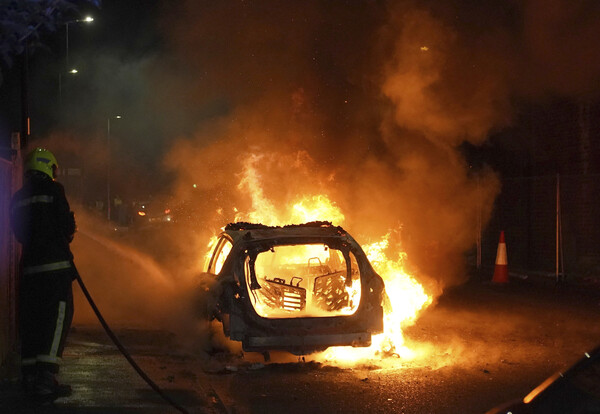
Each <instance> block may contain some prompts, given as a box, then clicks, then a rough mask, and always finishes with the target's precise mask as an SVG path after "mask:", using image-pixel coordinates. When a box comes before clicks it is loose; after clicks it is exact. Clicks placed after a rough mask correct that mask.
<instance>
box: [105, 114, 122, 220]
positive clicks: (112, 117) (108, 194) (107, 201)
mask: <svg viewBox="0 0 600 414" xmlns="http://www.w3.org/2000/svg"><path fill="white" fill-rule="evenodd" d="M121 118H122V117H121V115H113V116H109V117H108V119H107V121H106V147H107V149H108V156H107V167H106V206H107V209H106V219H107V220H108V221H109V222H110V204H111V203H110V120H111V119H121Z"/></svg>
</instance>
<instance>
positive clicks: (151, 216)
mask: <svg viewBox="0 0 600 414" xmlns="http://www.w3.org/2000/svg"><path fill="white" fill-rule="evenodd" d="M133 207H134V208H133V210H134V211H133V224H134V225H136V226H139V227H145V226H151V225H160V224H169V223H173V222H174V217H173V212H172V211H171V209H170V208H169V206H168V205H166V204H162V203H158V202H154V201H151V202H137V203H134V206H133Z"/></svg>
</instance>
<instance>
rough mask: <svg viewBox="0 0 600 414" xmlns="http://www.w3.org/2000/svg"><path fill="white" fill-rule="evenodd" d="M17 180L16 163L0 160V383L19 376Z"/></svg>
mask: <svg viewBox="0 0 600 414" xmlns="http://www.w3.org/2000/svg"><path fill="white" fill-rule="evenodd" d="M14 159H15V160H17V159H18V158H17V157H14ZM20 179H21V174H20V168H19V163H18V162H17V161H14V162H9V161H7V160H5V159H3V158H0V233H1V234H0V379H10V378H14V377H15V376H16V375H18V371H17V363H18V349H17V324H16V317H17V316H16V312H17V311H16V292H17V286H16V284H17V282H18V281H17V278H16V275H17V268H18V256H19V250H18V249H19V246H18V243H17V242H16V241H15V239H14V237H13V236H12V232H11V229H10V223H9V208H10V207H9V205H10V198H11V195H12V193H13V192H14V190H15V189H16V188H17V187H18V186H19V185H20Z"/></svg>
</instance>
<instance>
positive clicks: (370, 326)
mask: <svg viewBox="0 0 600 414" xmlns="http://www.w3.org/2000/svg"><path fill="white" fill-rule="evenodd" d="M204 276H205V277H206V278H211V284H210V285H211V288H210V290H211V294H210V296H211V297H212V298H214V299H213V300H212V301H211V302H210V303H209V309H208V312H209V313H208V316H209V318H211V319H213V318H216V319H217V320H219V321H220V322H222V324H223V330H224V332H225V335H226V336H228V337H229V338H230V339H231V340H234V341H240V342H242V347H243V349H244V350H245V351H256V352H265V351H269V350H285V351H288V352H291V353H294V354H299V355H301V354H309V353H312V352H316V351H321V350H324V349H326V348H328V347H330V346H369V345H370V344H371V335H372V334H377V333H380V332H382V331H383V309H382V295H383V288H384V285H383V280H382V279H381V277H380V276H379V275H378V274H377V273H376V272H375V271H374V270H373V268H372V267H371V264H370V263H369V261H368V259H367V257H366V255H365V254H364V252H363V251H362V249H361V247H360V246H359V245H358V243H357V242H356V241H355V240H354V239H353V238H352V237H351V236H350V235H349V234H348V233H347V232H346V231H345V230H344V229H343V228H341V227H337V226H333V225H332V224H331V223H329V222H312V223H306V224H300V225H289V226H283V227H269V226H265V225H261V224H251V223H232V224H229V225H227V226H226V227H225V229H224V231H223V232H222V233H221V234H220V235H219V237H218V238H217V241H216V243H214V244H213V248H212V250H211V252H210V253H209V255H208V256H207V264H206V273H204Z"/></svg>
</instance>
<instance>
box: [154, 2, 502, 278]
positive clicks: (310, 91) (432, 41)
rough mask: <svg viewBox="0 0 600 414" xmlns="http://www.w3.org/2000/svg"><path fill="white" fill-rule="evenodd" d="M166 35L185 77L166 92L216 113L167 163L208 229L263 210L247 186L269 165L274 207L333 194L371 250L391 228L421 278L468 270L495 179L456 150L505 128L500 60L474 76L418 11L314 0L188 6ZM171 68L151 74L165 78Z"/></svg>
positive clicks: (456, 46) (266, 177)
mask: <svg viewBox="0 0 600 414" xmlns="http://www.w3.org/2000/svg"><path fill="white" fill-rule="evenodd" d="M175 21H176V22H177V24H173V23H174V22H175ZM163 27H164V28H165V29H166V31H167V36H168V39H169V40H168V43H169V44H170V46H171V47H170V49H171V51H172V53H171V54H170V55H167V57H166V59H165V61H166V65H165V66H166V68H172V67H177V68H178V69H177V70H178V74H179V78H178V79H177V80H174V79H172V78H169V79H170V81H169V83H168V93H167V96H171V95H172V94H174V93H180V98H182V99H183V101H184V102H186V103H187V104H188V105H195V106H196V108H205V111H206V113H212V114H213V115H212V116H209V115H207V116H205V117H202V122H200V123H199V126H198V128H197V130H196V132H195V133H193V134H190V135H187V136H182V137H180V138H179V139H178V140H177V141H176V143H175V144H174V145H173V146H172V149H171V151H170V152H169V154H168V155H167V156H166V157H165V166H166V168H167V169H168V171H173V172H175V173H176V175H177V177H178V180H177V181H176V185H175V187H174V190H173V193H174V195H175V198H176V199H179V200H187V201H188V204H189V205H191V206H194V209H195V211H196V213H195V214H196V215H198V216H201V217H202V220H203V223H204V225H205V226H207V227H208V228H209V229H212V231H214V232H216V231H218V229H219V228H220V227H221V226H222V225H223V224H225V223H226V222H228V221H232V220H233V219H234V218H235V217H236V211H242V212H244V211H248V210H249V209H251V208H252V204H251V203H252V197H251V195H250V194H248V193H249V192H250V191H251V190H249V189H248V188H243V187H240V186H239V183H240V182H241V181H242V180H244V178H243V177H242V174H243V172H244V165H245V162H246V161H247V160H248V159H249V158H252V157H258V159H259V161H257V162H256V171H257V175H258V177H255V180H257V181H258V182H260V191H261V194H263V195H264V197H265V198H266V199H268V200H269V201H270V203H271V205H273V206H275V207H276V208H278V209H280V210H283V209H285V208H289V207H291V204H293V202H294V201H295V200H297V198H298V197H299V196H303V195H308V196H311V195H318V194H324V195H327V196H328V197H329V198H330V199H331V200H334V201H335V203H337V205H338V206H339V207H340V209H341V211H342V212H343V214H344V215H345V217H346V220H345V222H344V223H337V224H343V225H344V226H345V227H346V228H347V229H348V230H349V231H350V232H351V233H352V234H353V235H355V236H356V237H357V238H358V239H359V241H361V242H363V243H367V242H373V241H376V240H378V238H380V237H381V236H383V235H385V234H386V233H389V232H390V231H395V232H396V233H399V234H400V235H399V236H398V240H396V241H397V242H399V243H401V247H402V249H404V250H406V251H407V252H408V253H409V255H408V257H409V261H410V262H411V263H412V264H413V265H414V266H413V269H415V271H417V272H418V273H420V274H421V276H424V277H429V278H432V279H435V280H437V281H438V282H441V283H442V285H445V284H447V283H456V282H457V281H458V280H460V279H461V278H462V277H464V272H463V270H464V267H463V262H464V259H463V256H462V255H463V253H464V252H465V251H466V250H468V249H469V248H471V247H472V246H473V245H474V242H475V240H476V235H477V223H478V219H479V218H481V220H482V221H483V222H485V221H486V220H487V219H488V217H489V214H490V211H491V206H492V203H493V199H494V197H495V195H496V193H497V191H498V182H497V180H496V178H495V177H494V174H493V173H491V172H490V171H486V170H484V171H478V172H477V173H476V174H473V173H471V172H470V171H469V166H468V165H467V164H466V161H465V160H464V159H463V158H462V156H461V155H460V154H459V152H458V151H457V149H456V148H457V146H458V145H459V144H460V143H462V142H463V141H465V140H468V141H471V142H473V143H475V144H479V143H482V142H483V141H484V140H485V139H486V137H487V134H488V132H489V131H490V130H491V129H492V128H493V127H499V126H502V125H506V124H507V123H508V122H509V119H510V111H509V106H510V105H509V102H508V95H507V94H506V93H505V92H504V90H503V89H506V87H505V82H503V81H502V79H498V78H497V77H495V73H496V72H494V73H489V72H488V71H487V70H486V69H489V68H490V67H494V65H495V64H494V62H490V61H488V60H486V59H484V58H483V57H480V58H479V59H478V61H479V63H480V64H481V65H482V66H480V67H479V68H478V69H477V70H472V69H471V70H468V71H466V72H465V71H463V68H465V67H466V68H469V67H470V66H471V65H472V64H473V59H471V60H470V61H469V62H466V61H465V58H466V57H467V56H468V55H469V52H468V51H462V52H461V42H460V38H459V35H458V34H457V33H454V32H453V28H452V27H451V26H449V25H448V24H446V23H444V22H443V21H441V20H440V19H439V18H436V17H435V16H434V15H433V14H432V13H430V12H429V11H428V10H427V9H420V8H416V7H413V6H411V5H410V4H408V3H402V4H401V5H400V6H396V5H394V4H392V5H388V4H386V3H382V2H361V3H359V4H357V5H356V6H355V7H342V5H341V4H338V3H335V2H333V3H332V2H322V1H311V2H308V3H307V2H304V3H303V4H302V7H300V5H298V6H295V5H294V4H291V5H289V6H286V8H282V7H280V6H279V5H277V4H275V3H268V2H267V3H262V4H261V5H260V6H258V5H251V4H246V3H243V2H242V3H240V2H220V3H218V4H213V5H210V6H209V5H207V4H203V3H198V2H185V3H184V4H183V5H181V6H180V7H179V8H178V9H176V10H172V11H171V14H170V15H169V17H167V18H166V20H165V23H164V24H163ZM458 52H460V54H457V53H458ZM475 57H476V56H474V57H473V58H475ZM476 63H477V62H476ZM484 63H485V65H483V64H484ZM166 68H164V69H161V68H157V69H156V70H155V71H154V72H153V75H154V76H157V79H161V78H163V77H168V76H167V75H166V70H167V69H166ZM169 70H170V69H169ZM467 80H468V81H469V82H474V83H475V85H477V87H476V88H474V87H473V85H472V84H467ZM182 91H185V92H184V93H182ZM167 101H168V102H170V101H171V99H167ZM216 106H220V107H221V108H222V111H221V112H219V113H216V114H215V112H212V111H211V110H210V109H208V108H212V107H216ZM196 110H198V109H196ZM254 191H257V189H256V188H255V189H254ZM280 224H286V223H280Z"/></svg>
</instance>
